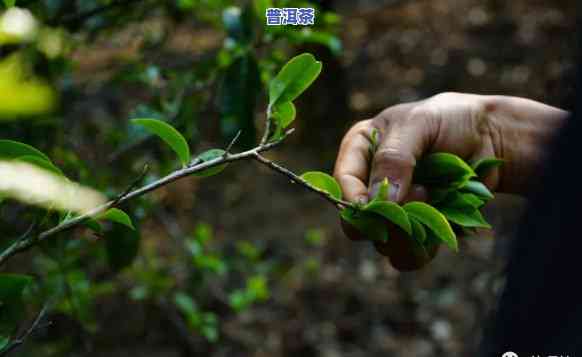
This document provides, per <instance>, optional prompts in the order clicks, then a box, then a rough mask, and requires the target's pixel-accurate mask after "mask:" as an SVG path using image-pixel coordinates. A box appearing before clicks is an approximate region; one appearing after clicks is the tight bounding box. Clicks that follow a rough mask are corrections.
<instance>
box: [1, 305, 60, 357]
mask: <svg viewBox="0 0 582 357" xmlns="http://www.w3.org/2000/svg"><path fill="white" fill-rule="evenodd" d="M47 310H48V304H46V305H44V306H43V308H42V310H40V312H39V313H38V315H37V316H36V318H35V319H34V321H33V322H32V324H31V325H30V327H29V328H28V330H26V331H24V332H23V333H22V334H21V335H20V336H19V337H18V338H16V339H14V340H12V341H11V342H10V343H9V344H8V345H7V346H6V347H4V348H3V349H2V350H1V351H0V357H4V356H7V355H8V353H10V352H12V351H14V350H15V349H16V348H18V347H19V346H20V345H22V344H23V343H24V342H25V341H26V339H27V338H28V337H30V335H32V334H33V333H34V332H36V331H37V330H40V329H43V328H45V327H48V326H50V325H51V322H50V321H49V322H48V323H47V324H44V325H40V323H41V321H42V319H43V318H44V316H45V315H46V312H47Z"/></svg>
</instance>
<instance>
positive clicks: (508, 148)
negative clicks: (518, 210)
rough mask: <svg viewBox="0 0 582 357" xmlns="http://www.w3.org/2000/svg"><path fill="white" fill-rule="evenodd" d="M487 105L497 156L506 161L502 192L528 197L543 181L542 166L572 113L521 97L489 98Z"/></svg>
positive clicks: (503, 168) (501, 180)
mask: <svg viewBox="0 0 582 357" xmlns="http://www.w3.org/2000/svg"><path fill="white" fill-rule="evenodd" d="M485 101H486V112H487V115H488V116H489V122H490V123H491V127H492V128H493V129H492V130H491V132H492V140H494V141H497V142H496V143H495V144H494V146H495V147H496V148H497V151H498V152H496V156H498V157H501V158H502V159H504V160H505V161H506V164H505V165H504V166H503V167H502V169H501V172H500V181H499V186H498V191H500V192H508V193H515V194H526V193H527V192H528V188H529V187H531V186H532V184H535V180H536V178H539V177H540V174H539V168H540V164H541V163H542V162H543V161H544V160H545V159H546V157H547V156H548V154H549V150H550V148H549V144H550V142H551V141H552V138H553V137H554V136H555V135H556V133H557V132H558V131H559V129H560V128H561V126H562V124H563V123H564V121H565V120H566V118H567V117H568V112H566V111H564V110H561V109H558V108H555V107H552V106H549V105H545V104H542V103H539V102H536V101H533V100H529V99H524V98H518V97H509V96H487V97H485Z"/></svg>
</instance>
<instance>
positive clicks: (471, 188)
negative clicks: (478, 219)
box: [461, 180, 493, 200]
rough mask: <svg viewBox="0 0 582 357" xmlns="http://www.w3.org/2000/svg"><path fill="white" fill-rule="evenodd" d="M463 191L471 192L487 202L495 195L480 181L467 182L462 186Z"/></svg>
mask: <svg viewBox="0 0 582 357" xmlns="http://www.w3.org/2000/svg"><path fill="white" fill-rule="evenodd" d="M461 190H462V191H465V192H470V193H473V194H475V195H477V196H478V197H481V198H484V199H486V200H490V199H493V194H492V193H491V191H489V189H488V188H487V186H485V185H484V184H483V183H482V182H479V181H473V180H470V181H467V182H466V183H465V184H464V185H463V186H461Z"/></svg>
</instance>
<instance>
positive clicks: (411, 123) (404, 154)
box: [368, 120, 428, 202]
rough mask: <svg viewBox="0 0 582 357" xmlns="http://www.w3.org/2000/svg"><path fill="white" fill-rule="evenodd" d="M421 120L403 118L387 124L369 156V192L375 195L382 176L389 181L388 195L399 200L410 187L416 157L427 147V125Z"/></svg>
mask: <svg viewBox="0 0 582 357" xmlns="http://www.w3.org/2000/svg"><path fill="white" fill-rule="evenodd" d="M422 122H423V120H404V121H402V122H400V123H394V124H393V125H390V127H389V130H388V131H387V132H386V133H384V135H383V137H382V138H381V141H380V145H379V146H378V149H377V151H376V153H375V154H374V158H373V160H372V170H371V172H370V180H369V187H368V194H369V196H370V198H371V197H374V196H375V195H376V194H377V193H378V190H379V189H380V185H381V183H382V181H383V180H384V178H388V181H390V192H389V198H390V200H391V201H396V202H401V201H402V200H403V199H404V198H405V197H406V196H407V195H408V191H409V190H410V185H411V181H412V174H413V172H414V166H415V165H416V160H417V159H419V158H420V157H421V155H422V153H423V152H424V150H425V149H426V146H427V145H426V143H427V142H428V140H427V139H426V138H428V135H427V134H428V133H427V127H428V126H427V125H424V124H423V123H422Z"/></svg>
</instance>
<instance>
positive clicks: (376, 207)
mask: <svg viewBox="0 0 582 357" xmlns="http://www.w3.org/2000/svg"><path fill="white" fill-rule="evenodd" d="M364 211H365V212H373V213H376V214H378V215H380V216H382V217H384V218H386V219H387V220H389V221H390V222H392V223H394V224H395V225H397V226H398V227H400V228H402V229H403V230H404V231H405V232H406V233H408V234H409V235H412V228H411V226H410V221H409V219H408V215H407V214H406V211H404V209H402V207H400V206H399V205H398V204H396V203H394V202H389V201H374V202H370V203H369V204H368V205H366V206H365V207H364Z"/></svg>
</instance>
